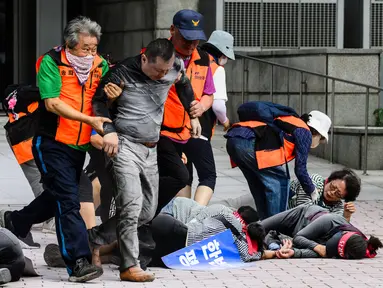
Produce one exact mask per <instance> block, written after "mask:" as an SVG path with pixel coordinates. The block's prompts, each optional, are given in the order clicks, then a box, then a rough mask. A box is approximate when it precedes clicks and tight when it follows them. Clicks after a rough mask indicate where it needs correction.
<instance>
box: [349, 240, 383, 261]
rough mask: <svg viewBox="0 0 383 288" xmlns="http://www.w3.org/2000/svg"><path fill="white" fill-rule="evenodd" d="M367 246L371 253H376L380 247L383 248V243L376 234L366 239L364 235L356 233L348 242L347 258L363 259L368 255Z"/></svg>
mask: <svg viewBox="0 0 383 288" xmlns="http://www.w3.org/2000/svg"><path fill="white" fill-rule="evenodd" d="M367 248H368V249H369V250H370V253H376V251H377V250H378V249H379V248H383V243H382V242H381V241H380V239H379V238H377V237H375V236H371V237H370V239H368V240H367V241H366V239H364V237H363V236H361V235H358V234H354V235H352V236H351V237H350V238H349V239H348V240H347V242H346V246H345V247H344V252H345V256H346V258H347V259H362V258H364V257H365V255H366V249H367Z"/></svg>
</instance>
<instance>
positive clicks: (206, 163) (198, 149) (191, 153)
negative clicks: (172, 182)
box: [184, 138, 217, 191]
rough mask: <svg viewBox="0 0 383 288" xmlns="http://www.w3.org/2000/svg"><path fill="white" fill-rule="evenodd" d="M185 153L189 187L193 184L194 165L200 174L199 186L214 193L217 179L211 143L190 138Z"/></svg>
mask: <svg viewBox="0 0 383 288" xmlns="http://www.w3.org/2000/svg"><path fill="white" fill-rule="evenodd" d="M184 153H185V155H186V156H187V158H188V163H187V164H186V165H187V168H188V171H189V182H188V185H190V186H191V185H192V183H193V165H194V167H195V168H196V170H197V174H198V182H199V183H198V186H207V187H209V188H211V189H212V190H213V191H214V188H215V183H216V179H217V173H216V169H215V162H214V155H213V148H212V147H211V142H210V141H207V140H203V139H199V138H198V139H195V138H190V139H189V141H188V142H187V143H186V144H185V148H184Z"/></svg>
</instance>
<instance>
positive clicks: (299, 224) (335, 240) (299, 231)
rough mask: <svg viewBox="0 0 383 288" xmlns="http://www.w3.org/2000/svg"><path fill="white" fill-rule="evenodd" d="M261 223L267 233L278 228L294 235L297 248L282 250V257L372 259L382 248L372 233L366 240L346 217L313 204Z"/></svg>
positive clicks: (294, 244)
mask: <svg viewBox="0 0 383 288" xmlns="http://www.w3.org/2000/svg"><path fill="white" fill-rule="evenodd" d="M260 224H261V225H262V226H263V228H264V229H265V232H266V233H269V232H271V231H272V230H275V231H276V232H277V233H281V234H284V235H287V236H290V237H293V247H294V248H293V249H283V250H282V251H280V254H281V255H282V256H283V258H290V257H292V258H317V257H326V258H334V257H336V258H344V259H361V258H373V257H375V256H376V251H377V250H378V249H379V248H382V247H383V244H382V242H381V241H380V240H379V239H378V238H376V237H374V236H371V237H370V239H367V237H366V236H365V235H364V234H363V233H362V232H361V231H359V230H358V229H357V228H356V227H354V226H353V225H352V224H350V223H349V222H348V221H347V220H346V219H345V218H344V217H343V216H341V215H337V214H333V213H329V212H328V211H327V210H326V209H325V208H323V207H319V206H317V205H312V204H304V205H300V206H298V207H296V208H294V209H291V210H288V211H285V212H282V213H279V214H277V215H274V216H272V217H270V218H267V219H265V220H263V221H261V222H260ZM271 233H272V232H271ZM276 238H279V239H275V240H276V241H275V242H276V243H277V244H280V240H281V238H283V236H282V237H276ZM271 242H272V241H271ZM268 244H270V241H268ZM269 247H270V245H269Z"/></svg>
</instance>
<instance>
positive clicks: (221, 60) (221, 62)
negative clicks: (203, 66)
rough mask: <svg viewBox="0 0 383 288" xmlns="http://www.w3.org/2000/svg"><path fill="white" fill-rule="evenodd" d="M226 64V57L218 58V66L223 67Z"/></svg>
mask: <svg viewBox="0 0 383 288" xmlns="http://www.w3.org/2000/svg"><path fill="white" fill-rule="evenodd" d="M226 63H227V57H226V56H222V57H221V58H219V60H218V64H219V65H221V66H224V65H225V64H226Z"/></svg>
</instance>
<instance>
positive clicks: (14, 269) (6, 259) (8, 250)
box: [0, 228, 25, 281]
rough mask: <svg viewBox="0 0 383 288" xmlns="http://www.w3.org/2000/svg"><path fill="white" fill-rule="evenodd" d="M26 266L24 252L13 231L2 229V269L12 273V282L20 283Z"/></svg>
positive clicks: (0, 238)
mask: <svg viewBox="0 0 383 288" xmlns="http://www.w3.org/2000/svg"><path fill="white" fill-rule="evenodd" d="M24 266H25V261H24V254H23V250H21V246H20V243H19V240H18V239H17V238H16V236H15V235H13V234H12V233H11V231H9V230H7V229H5V228H0V268H7V269H9V271H10V272H11V276H12V281H18V280H19V279H20V277H21V275H22V274H23V271H24Z"/></svg>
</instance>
